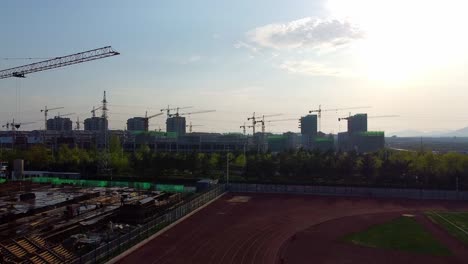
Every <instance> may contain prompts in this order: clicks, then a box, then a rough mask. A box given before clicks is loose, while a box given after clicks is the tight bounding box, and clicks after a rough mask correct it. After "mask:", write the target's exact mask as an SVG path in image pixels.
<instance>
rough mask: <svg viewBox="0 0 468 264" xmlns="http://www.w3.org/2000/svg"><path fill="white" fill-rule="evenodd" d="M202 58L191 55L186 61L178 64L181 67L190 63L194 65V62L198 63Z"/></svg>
mask: <svg viewBox="0 0 468 264" xmlns="http://www.w3.org/2000/svg"><path fill="white" fill-rule="evenodd" d="M201 59H202V57H201V56H200V55H192V56H190V57H188V58H186V59H183V60H182V61H181V62H180V64H182V65H186V64H191V63H195V62H199V61H201Z"/></svg>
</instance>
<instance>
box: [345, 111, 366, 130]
mask: <svg viewBox="0 0 468 264" xmlns="http://www.w3.org/2000/svg"><path fill="white" fill-rule="evenodd" d="M360 132H367V114H356V115H353V116H350V117H349V118H348V133H350V134H356V133H360Z"/></svg>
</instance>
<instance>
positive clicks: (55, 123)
mask: <svg viewBox="0 0 468 264" xmlns="http://www.w3.org/2000/svg"><path fill="white" fill-rule="evenodd" d="M72 129H73V122H72V121H71V120H70V118H63V117H58V116H56V117H54V118H51V119H49V120H47V130H54V131H71V130H72Z"/></svg>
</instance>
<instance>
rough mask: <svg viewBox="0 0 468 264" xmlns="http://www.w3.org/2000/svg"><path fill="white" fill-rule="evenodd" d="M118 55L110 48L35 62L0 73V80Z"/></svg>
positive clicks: (22, 76) (23, 76)
mask: <svg viewBox="0 0 468 264" xmlns="http://www.w3.org/2000/svg"><path fill="white" fill-rule="evenodd" d="M116 55H120V53H119V52H117V51H115V50H113V49H112V47H111V46H107V47H103V48H99V49H93V50H88V51H84V52H80V53H75V54H71V55H67V56H63V57H57V58H53V59H49V60H45V61H40V62H35V63H31V64H27V65H23V66H19V67H14V68H10V69H6V70H2V71H0V79H5V78H11V77H18V78H25V77H26V76H25V75H26V74H29V73H34V72H40V71H45V70H50V69H55V68H60V67H64V66H68V65H72V64H78V63H82V62H86V61H92V60H98V59H103V58H106V57H111V56H116Z"/></svg>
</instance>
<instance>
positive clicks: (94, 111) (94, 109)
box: [91, 105, 102, 117]
mask: <svg viewBox="0 0 468 264" xmlns="http://www.w3.org/2000/svg"><path fill="white" fill-rule="evenodd" d="M101 108H102V105H101V106H99V107H97V108H96V107H94V106H93V110H91V114H93V117H96V111H97V110H99V109H101Z"/></svg>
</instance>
